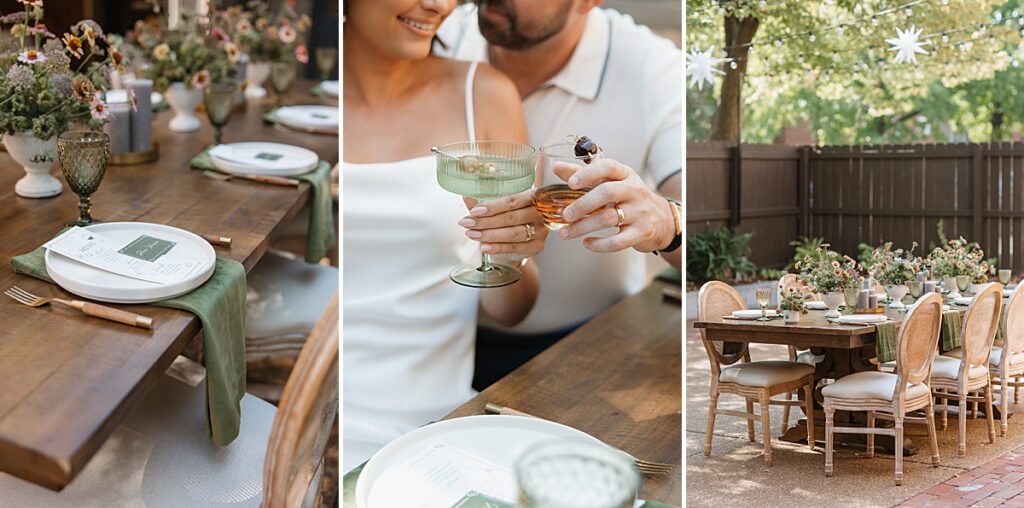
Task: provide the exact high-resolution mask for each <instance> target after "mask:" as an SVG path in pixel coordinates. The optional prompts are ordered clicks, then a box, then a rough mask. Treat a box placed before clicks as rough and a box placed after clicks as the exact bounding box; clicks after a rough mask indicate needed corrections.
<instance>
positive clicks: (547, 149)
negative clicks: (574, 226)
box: [533, 138, 601, 231]
mask: <svg viewBox="0 0 1024 508" xmlns="http://www.w3.org/2000/svg"><path fill="white" fill-rule="evenodd" d="M585 139H586V138H580V140H585ZM579 144H580V143H579V142H577V143H555V144H553V145H547V146H542V147H541V149H540V158H539V160H538V163H537V171H539V172H540V174H541V187H540V188H539V189H537V192H536V193H534V195H533V206H534V207H535V208H536V209H537V211H538V212H540V214H541V216H542V217H543V218H544V225H545V226H547V228H548V229H550V230H552V231H557V230H559V229H562V228H563V227H565V226H566V225H568V224H569V222H568V221H566V220H565V219H564V218H563V217H562V212H563V211H564V210H565V207H567V206H569V205H571V204H573V203H575V202H576V200H577V199H579V198H580V197H582V196H583V195H584V194H586V193H587V191H589V190H590V189H570V188H569V186H568V185H566V184H565V182H564V181H562V179H561V178H559V177H558V175H556V174H555V172H554V166H555V164H556V163H559V162H565V163H568V164H573V165H576V166H579V167H580V168H582V167H584V165H586V164H589V163H590V162H592V161H593V160H594V159H598V158H600V157H601V150H600V149H599V148H596V145H595V152H594V153H590V152H584V151H581V150H579V149H578V147H579ZM580 153H584V155H580Z"/></svg>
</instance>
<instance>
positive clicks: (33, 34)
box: [0, 0, 123, 198]
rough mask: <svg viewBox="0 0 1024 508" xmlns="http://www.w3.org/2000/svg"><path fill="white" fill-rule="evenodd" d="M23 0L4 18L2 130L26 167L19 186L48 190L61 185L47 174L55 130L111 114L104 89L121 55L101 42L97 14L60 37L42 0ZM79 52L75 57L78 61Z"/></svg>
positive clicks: (40, 193) (34, 192) (26, 190)
mask: <svg viewBox="0 0 1024 508" xmlns="http://www.w3.org/2000/svg"><path fill="white" fill-rule="evenodd" d="M22 4H23V5H24V7H25V8H24V10H23V11H18V12H14V13H11V14H7V15H5V16H3V17H2V18H0V23H2V25H3V27H4V29H3V33H2V35H0V37H2V39H3V41H2V42H0V45H2V46H3V47H2V49H0V54H2V55H3V56H2V57H0V133H3V142H4V146H5V147H6V149H7V152H8V153H9V154H10V155H11V157H12V158H13V159H14V160H15V161H16V162H17V163H18V164H21V166H22V168H23V169H24V171H25V177H23V178H22V179H20V180H18V182H17V184H15V187H14V191H15V193H16V194H18V195H19V196H22V197H27V198H46V197H51V196H56V195H58V194H60V193H61V190H62V187H61V183H60V181H59V180H57V179H56V178H53V177H52V176H50V167H51V166H53V162H54V161H55V160H56V158H57V135H59V134H61V133H62V132H65V131H67V130H68V129H69V128H70V126H71V125H72V124H74V123H80V124H85V125H87V126H89V127H90V128H94V129H98V128H100V127H102V125H103V123H104V122H105V121H106V120H107V118H108V117H109V116H110V113H109V111H108V110H107V106H106V103H105V102H104V100H103V94H102V90H103V89H104V88H106V86H107V74H108V73H109V72H110V71H111V70H112V69H113V68H114V67H120V66H121V65H122V61H123V56H122V55H121V54H120V53H118V52H117V51H115V50H113V49H110V50H104V49H103V48H101V47H100V45H101V44H105V41H104V35H103V30H102V29H101V28H100V26H99V25H98V24H97V23H96V22H95V21H92V20H84V21H80V22H78V23H76V24H75V25H74V26H72V27H71V33H65V34H64V36H63V37H62V38H58V37H57V36H56V35H54V34H53V33H50V31H49V30H47V29H46V25H45V24H44V23H43V6H42V4H43V2H42V0H36V1H31V2H29V1H23V2H22ZM7 27H9V28H7ZM74 59H77V60H78V63H77V64H75V65H74V66H73V65H72V62H73V60H74Z"/></svg>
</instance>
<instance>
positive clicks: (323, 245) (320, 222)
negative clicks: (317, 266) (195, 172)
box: [192, 147, 337, 263]
mask: <svg viewBox="0 0 1024 508" xmlns="http://www.w3.org/2000/svg"><path fill="white" fill-rule="evenodd" d="M211 148H212V147H211ZM209 151H210V148H207V149H206V150H203V151H202V153H200V154H199V155H196V156H195V157H193V158H192V167H193V168H195V169H214V167H213V161H212V160H210V154H209ZM288 178H294V179H296V180H302V181H304V182H309V184H310V188H311V190H312V193H313V197H312V199H311V201H310V204H309V229H308V231H307V233H306V262H307V263H317V262H319V261H320V259H322V258H323V257H324V256H326V255H327V251H329V250H331V247H333V246H334V243H335V242H336V241H337V233H335V229H334V198H333V197H332V196H331V165H330V164H328V163H327V162H326V161H320V164H319V165H318V166H317V167H316V169H314V170H312V171H310V172H309V173H305V174H301V175H295V176H290V177H288Z"/></svg>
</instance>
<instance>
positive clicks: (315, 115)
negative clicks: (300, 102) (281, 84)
mask: <svg viewBox="0 0 1024 508" xmlns="http://www.w3.org/2000/svg"><path fill="white" fill-rule="evenodd" d="M277 118H278V119H279V120H280V121H281V123H283V124H285V125H287V126H289V127H297V128H300V129H337V128H338V119H339V115H338V107H337V106H285V107H282V108H279V109H278V110H277Z"/></svg>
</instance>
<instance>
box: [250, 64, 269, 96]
mask: <svg viewBox="0 0 1024 508" xmlns="http://www.w3.org/2000/svg"><path fill="white" fill-rule="evenodd" d="M269 77H270V62H249V63H248V64H246V66H245V98H246V99H248V100H250V101H255V100H259V99H262V98H264V97H266V96H267V90H266V89H265V88H263V83H266V82H267V78H269Z"/></svg>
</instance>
